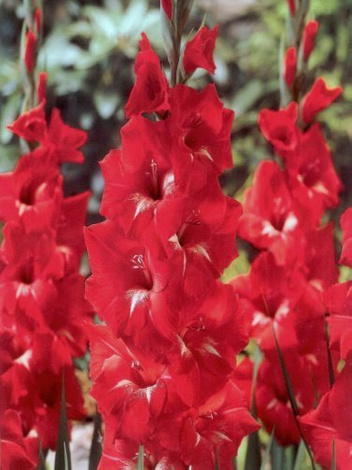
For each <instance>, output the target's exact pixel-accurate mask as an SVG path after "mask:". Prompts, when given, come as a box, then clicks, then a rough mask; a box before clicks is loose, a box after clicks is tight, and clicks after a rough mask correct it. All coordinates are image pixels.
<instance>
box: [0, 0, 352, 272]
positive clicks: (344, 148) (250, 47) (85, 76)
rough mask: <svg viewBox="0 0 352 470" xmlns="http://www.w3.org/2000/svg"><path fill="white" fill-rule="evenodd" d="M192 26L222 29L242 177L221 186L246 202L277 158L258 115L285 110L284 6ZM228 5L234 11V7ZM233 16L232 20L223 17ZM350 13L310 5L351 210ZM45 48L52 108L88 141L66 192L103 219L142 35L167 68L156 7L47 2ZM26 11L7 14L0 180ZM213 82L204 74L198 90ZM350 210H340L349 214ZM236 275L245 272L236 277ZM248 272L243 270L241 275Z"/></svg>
mask: <svg viewBox="0 0 352 470" xmlns="http://www.w3.org/2000/svg"><path fill="white" fill-rule="evenodd" d="M195 3H196V8H195V9H194V12H193V16H192V19H191V21H190V29H191V27H193V29H196V28H197V27H198V26H199V24H200V23H201V21H202V19H203V17H204V13H206V14H207V16H206V22H207V23H208V24H209V25H210V26H213V25H214V24H216V23H217V22H220V33H219V41H218V44H217V50H216V63H217V73H216V75H215V77H214V79H215V81H216V83H217V86H218V89H219V93H220V94H221V96H222V98H223V99H224V101H225V103H226V104H227V106H229V107H231V108H233V109H234V110H235V111H236V120H235V124H234V135H233V144H234V145H233V150H234V161H235V165H236V167H235V169H234V170H232V171H230V172H229V173H227V174H225V175H224V176H223V177H222V183H223V186H224V188H225V191H226V192H227V193H228V194H231V195H233V194H236V196H237V197H240V198H241V195H242V193H243V189H244V187H246V186H247V185H248V184H249V183H250V178H251V175H252V173H253V170H254V168H255V167H256V165H257V164H258V162H259V161H260V160H261V159H263V158H270V156H271V149H270V147H269V146H268V145H267V143H266V142H265V141H264V139H263V138H262V137H261V135H260V133H259V131H258V129H257V116H258V111H259V110H260V109H262V108H264V107H270V108H277V107H278V106H279V92H278V70H279V64H278V62H279V59H278V58H279V45H280V41H281V40H282V38H283V37H284V36H285V29H286V13H287V6H286V2H285V0H236V2H234V4H235V3H236V8H232V7H231V2H225V1H224V2H222V1H221V0H219V1H217V2H207V1H206V0H198V2H195ZM229 5H230V7H229ZM226 8H228V9H229V11H225V9H226ZM351 10H352V5H351V1H350V0H334V1H333V2H330V1H328V0H312V1H311V13H310V17H315V18H317V19H318V20H319V21H320V29H319V35H318V38H317V41H316V49H315V51H314V52H313V54H312V57H311V62H310V80H309V81H308V83H307V86H309V85H310V84H311V83H312V82H313V80H314V79H315V77H317V76H323V77H324V78H326V80H327V81H328V83H329V84H330V85H336V84H342V85H343V87H344V89H345V93H344V97H343V98H342V99H340V100H339V102H338V103H336V104H335V105H334V106H332V107H331V108H330V109H329V110H328V111H326V112H325V113H324V114H323V115H322V116H321V119H322V121H323V122H324V127H325V131H326V135H327V137H328V141H329V144H330V146H331V147H332V150H333V153H334V159H335V162H336V166H337V168H338V171H339V174H340V176H341V178H342V179H343V182H344V184H345V187H346V190H345V193H344V195H343V196H344V203H343V207H345V206H346V205H349V204H351V203H352V188H351V185H350V181H352V165H351V158H350V150H349V149H350V144H351V137H352V113H351V112H350V109H351V105H352V78H351V77H352V59H351V51H352V38H351V31H352V13H351ZM44 14H45V25H44V44H43V46H42V49H41V53H40V58H39V68H41V69H45V70H47V71H48V73H49V96H48V102H49V107H52V106H58V107H59V108H60V109H61V110H62V112H63V115H64V119H65V121H66V122H68V123H69V124H71V125H73V126H77V127H81V128H83V129H85V130H87V132H88V133H89V143H88V144H87V146H86V148H85V154H86V163H85V165H84V166H83V168H81V167H80V168H77V167H75V166H67V167H66V168H65V172H66V176H67V178H66V179H67V184H66V186H67V188H66V189H67V192H68V193H75V192H78V191H81V190H83V189H86V188H87V187H89V186H90V187H92V189H93V194H94V197H93V199H92V201H91V205H90V211H91V214H92V220H95V219H96V218H97V211H98V207H99V198H100V195H101V191H102V185H103V182H102V178H101V175H100V172H99V169H98V165H97V162H98V160H100V159H102V158H103V156H104V155H105V154H106V153H107V152H108V151H109V149H110V148H113V147H116V146H118V145H119V129H120V127H121V126H122V125H123V124H124V122H125V121H124V112H123V106H124V104H125V102H126V100H127V97H128V94H129V92H130V89H131V87H132V85H133V79H134V78H133V61H134V58H135V55H136V53H137V51H138V40H139V38H140V34H141V32H142V31H145V32H146V33H147V35H148V36H149V38H150V40H151V42H152V44H153V46H154V47H155V48H156V50H157V52H158V53H159V54H160V56H161V58H162V61H163V64H164V65H165V68H167V66H166V59H165V53H164V51H163V44H162V37H161V31H160V25H159V12H158V1H157V0H149V1H148V0H131V1H125V0H97V1H87V0H64V1H60V0H50V2H49V0H46V1H45V0H44ZM22 16H23V10H22V7H21V1H20V0H3V2H2V3H1V6H0V18H1V23H2V27H1V30H0V40H1V42H0V56H1V67H0V106H1V108H0V152H1V160H0V171H5V170H8V169H10V168H12V167H13V165H14V162H15V161H16V159H17V157H18V154H19V150H18V143H17V142H16V140H15V139H14V138H13V137H12V135H11V133H10V132H9V131H8V130H7V129H6V125H7V124H9V123H10V122H11V121H13V120H14V118H15V117H16V115H17V114H18V112H19V109H20V106H21V100H22V89H21V77H20V68H19V63H18V50H19V37H20V30H21V21H22ZM210 79H211V78H210V77H208V76H206V75H204V74H202V73H198V74H197V75H196V77H195V78H194V80H193V85H194V86H202V85H204V83H205V82H206V81H209V80H210ZM341 210H342V209H340V211H341ZM236 269H237V268H236ZM238 269H239V270H240V271H241V270H242V269H243V268H241V267H239V268H238Z"/></svg>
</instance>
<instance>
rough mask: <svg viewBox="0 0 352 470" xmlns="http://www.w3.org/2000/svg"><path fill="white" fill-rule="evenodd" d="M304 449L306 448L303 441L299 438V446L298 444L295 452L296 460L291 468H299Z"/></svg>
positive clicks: (296, 469)
mask: <svg viewBox="0 0 352 470" xmlns="http://www.w3.org/2000/svg"><path fill="white" fill-rule="evenodd" d="M305 449H306V446H305V444H304V442H303V441H302V440H301V442H300V443H299V446H298V451H297V454H296V460H295V464H294V467H293V470H301V468H302V462H303V457H304V455H305Z"/></svg>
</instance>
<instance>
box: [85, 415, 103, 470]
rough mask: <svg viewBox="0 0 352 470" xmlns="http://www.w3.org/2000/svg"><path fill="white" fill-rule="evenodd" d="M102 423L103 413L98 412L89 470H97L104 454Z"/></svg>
mask: <svg viewBox="0 0 352 470" xmlns="http://www.w3.org/2000/svg"><path fill="white" fill-rule="evenodd" d="M101 424H102V419H101V415H100V414H99V413H96V415H95V416H94V431H93V438H92V444H91V446H90V452H89V466H88V470H96V469H97V468H98V464H99V461H100V458H101V454H102V447H101Z"/></svg>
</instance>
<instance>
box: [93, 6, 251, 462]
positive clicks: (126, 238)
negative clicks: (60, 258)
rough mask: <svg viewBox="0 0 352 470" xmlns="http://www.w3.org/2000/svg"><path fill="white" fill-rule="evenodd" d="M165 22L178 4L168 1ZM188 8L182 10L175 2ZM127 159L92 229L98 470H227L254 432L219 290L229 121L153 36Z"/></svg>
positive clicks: (192, 61) (230, 317)
mask: <svg viewBox="0 0 352 470" xmlns="http://www.w3.org/2000/svg"><path fill="white" fill-rule="evenodd" d="M164 3H165V4H166V5H165V7H167V8H165V11H166V14H167V17H168V18H170V19H171V18H172V15H173V11H172V5H171V3H168V2H164ZM180 3H182V2H180ZM215 36H216V30H210V31H209V30H208V29H207V28H206V27H203V28H202V29H201V30H200V31H199V32H198V33H197V35H196V36H195V37H194V38H193V39H192V40H191V41H190V42H188V44H187V46H186V48H185V52H184V57H183V67H184V70H185V71H186V72H185V73H186V74H187V75H189V74H191V73H192V72H193V71H194V70H195V69H196V68H198V67H202V68H205V69H207V70H209V71H213V69H214V64H213V59H212V52H213V48H214V41H215ZM135 72H136V83H135V85H134V88H133V90H132V92H131V95H130V98H129V101H128V103H127V105H126V114H127V116H128V117H129V118H130V119H129V121H128V123H127V124H126V125H125V126H124V127H123V128H122V131H121V139H122V148H121V150H112V151H111V152H110V153H109V154H108V155H107V156H106V157H105V159H104V161H103V162H102V171H103V174H104V178H105V191H104V195H103V201H102V206H101V213H102V215H103V216H105V217H106V219H107V220H105V221H104V222H102V223H99V224H97V225H93V226H90V227H88V228H87V229H86V242H87V247H88V254H89V260H90V266H91V269H92V276H91V277H90V278H89V279H88V281H87V287H86V290H87V297H88V299H89V300H90V302H91V303H92V305H93V306H94V307H95V309H96V311H97V313H98V315H99V316H100V318H101V320H103V321H104V323H105V324H104V325H99V326H95V327H91V335H90V342H91V377H92V380H93V388H92V395H93V396H94V397H95V399H96V400H97V403H98V409H99V411H100V412H101V413H102V416H103V420H104V423H105V436H104V449H103V457H102V460H101V463H100V466H99V468H101V469H108V468H122V467H123V468H125V467H126V468H127V467H128V468H135V466H136V464H137V455H138V450H139V446H140V445H143V450H144V465H145V468H160V469H161V468H175V469H186V468H188V467H189V466H192V468H193V469H195V470H196V469H199V470H200V469H208V468H209V469H213V468H214V465H215V461H216V459H217V458H218V459H219V461H220V466H221V468H223V469H227V468H229V469H230V468H232V458H233V456H234V455H235V454H236V451H237V448H238V445H239V443H240V441H241V439H242V438H243V437H244V436H245V435H247V434H249V433H251V432H253V431H255V430H256V429H257V428H258V425H257V423H256V422H255V420H254V419H253V418H252V417H251V415H250V414H249V412H248V409H247V408H246V403H245V399H244V396H243V395H242V393H241V392H240V390H239V389H238V388H237V386H236V384H235V381H234V369H235V367H236V354H237V353H239V352H240V351H241V350H242V349H243V348H244V347H245V346H246V344H247V339H248V338H247V334H246V330H245V326H244V323H243V319H242V318H241V316H240V315H239V311H238V309H237V297H236V295H235V293H234V291H233V289H232V287H231V286H228V285H223V284H222V283H221V282H220V280H219V277H220V275H221V273H222V271H223V270H224V268H225V267H226V266H227V265H228V264H229V263H230V262H231V261H232V260H233V259H234V258H235V257H236V254H237V251H236V245H235V232H236V227H237V223H238V219H239V217H240V214H241V207H240V205H239V204H238V203H237V202H236V201H235V200H233V199H230V198H228V197H226V196H224V195H223V193H222V191H221V188H220V185H219V182H218V176H219V174H220V173H221V172H222V171H223V170H224V169H226V168H229V167H230V166H231V164H232V157H231V146H230V133H231V127H232V121H233V113H232V112H231V111H230V110H227V109H225V108H224V106H223V104H222V103H221V101H220V100H219V97H218V96H217V93H216V90H215V88H214V86H213V85H209V86H207V87H206V88H205V89H203V90H202V91H200V92H199V91H196V90H195V89H192V88H190V87H188V86H186V85H182V84H178V85H176V86H175V87H170V86H169V84H168V81H167V78H166V76H165V74H164V72H163V70H162V68H161V65H160V61H159V59H158V57H157V55H156V54H155V52H154V51H153V49H152V48H151V46H150V43H149V41H148V39H147V37H146V36H145V35H143V37H142V39H141V41H140V52H139V54H138V56H137V59H136V65H135Z"/></svg>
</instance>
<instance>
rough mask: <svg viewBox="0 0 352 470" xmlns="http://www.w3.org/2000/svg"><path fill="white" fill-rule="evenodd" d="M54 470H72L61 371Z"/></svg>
mask: <svg viewBox="0 0 352 470" xmlns="http://www.w3.org/2000/svg"><path fill="white" fill-rule="evenodd" d="M54 469H55V470H72V465H71V454H70V437H69V431H68V421H67V413H66V398H65V374H64V371H62V395H61V411H60V423H59V432H58V439H57V443H56V456H55V466H54Z"/></svg>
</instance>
